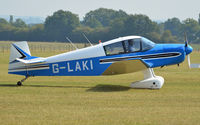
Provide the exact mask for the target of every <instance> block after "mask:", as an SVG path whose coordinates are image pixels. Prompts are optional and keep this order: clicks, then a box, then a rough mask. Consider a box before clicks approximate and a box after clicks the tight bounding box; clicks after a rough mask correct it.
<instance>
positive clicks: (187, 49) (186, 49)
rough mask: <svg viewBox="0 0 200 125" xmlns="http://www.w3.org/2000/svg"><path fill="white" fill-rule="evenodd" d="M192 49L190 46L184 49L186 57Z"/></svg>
mask: <svg viewBox="0 0 200 125" xmlns="http://www.w3.org/2000/svg"><path fill="white" fill-rule="evenodd" d="M192 50H193V48H192V47H191V46H190V45H187V46H186V47H185V53H186V55H188V54H190V53H191V52H192Z"/></svg>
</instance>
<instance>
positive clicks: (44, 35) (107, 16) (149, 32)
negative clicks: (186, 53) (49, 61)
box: [0, 8, 200, 43]
mask: <svg viewBox="0 0 200 125" xmlns="http://www.w3.org/2000/svg"><path fill="white" fill-rule="evenodd" d="M184 32H186V33H187V36H188V40H189V41H190V42H191V43H200V17H199V20H198V21H196V20H194V19H191V18H188V19H186V20H184V21H180V20H179V19H178V18H171V19H168V20H167V21H165V22H163V23H157V22H155V21H152V20H151V19H150V18H149V17H148V16H146V15H141V14H135V15H132V14H127V13H126V12H124V11H123V10H119V11H116V10H112V9H106V8H99V9H97V10H94V11H90V12H88V13H87V14H86V15H85V17H84V18H83V20H82V21H80V19H79V17H78V15H76V14H74V13H72V12H70V11H63V10H58V11H56V12H54V13H53V15H51V16H48V17H47V18H46V19H45V22H44V24H35V25H27V24H25V23H24V22H23V21H22V20H21V19H16V20H15V21H14V20H13V16H10V20H9V21H6V20H5V19H3V18H0V40H14V41H21V40H27V41H67V40H66V38H65V37H66V36H67V37H69V38H70V39H71V40H72V41H74V42H85V41H86V40H85V38H84V36H83V34H85V35H86V36H87V37H88V38H89V39H90V41H92V42H95V43H97V42H98V40H102V41H106V40H110V39H113V38H117V37H120V36H127V35H140V36H144V37H147V38H149V39H151V40H153V41H155V42H163V43H165V42H167V43H169V42H182V41H183V39H184Z"/></svg>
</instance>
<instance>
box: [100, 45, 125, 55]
mask: <svg viewBox="0 0 200 125" xmlns="http://www.w3.org/2000/svg"><path fill="white" fill-rule="evenodd" d="M104 49H105V52H106V55H116V54H121V53H124V48H123V45H122V42H117V43H113V44H110V45H107V46H104Z"/></svg>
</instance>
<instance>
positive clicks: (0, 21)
mask: <svg viewBox="0 0 200 125" xmlns="http://www.w3.org/2000/svg"><path fill="white" fill-rule="evenodd" d="M0 24H8V22H7V21H6V20H5V19H3V18H0Z"/></svg>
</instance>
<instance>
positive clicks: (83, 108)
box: [0, 43, 200, 125]
mask: <svg viewBox="0 0 200 125" xmlns="http://www.w3.org/2000/svg"><path fill="white" fill-rule="evenodd" d="M0 44H1V43H0ZM31 44H33V46H34V45H35V46H36V45H37V44H38V43H31ZM54 44H55V43H54ZM1 45H2V44H1ZM41 52H42V50H40V49H38V50H35V51H34V50H33V53H32V55H34V56H40V55H41V54H42V56H44V57H45V56H50V55H54V54H57V53H61V52H63V51H58V50H56V51H50V50H46V51H43V53H41ZM191 57H192V59H193V60H194V61H195V62H199V63H200V53H199V52H194V53H193V54H192V55H191ZM8 59H9V52H7V51H5V52H2V53H0V69H1V70H0V124H1V125H13V124H14V125H22V124H23V125H24V124H25V125H27V124H28V125H36V124H38V125H58V124H69V125H196V124H199V123H200V69H189V68H187V64H186V63H187V62H184V63H183V64H181V65H180V67H177V66H169V67H164V68H162V69H161V68H156V69H155V73H156V75H160V76H163V77H164V78H165V84H164V86H163V88H161V89H160V90H148V89H130V88H129V85H130V83H131V82H133V81H136V80H140V79H142V73H140V72H138V73H131V74H125V75H116V76H99V77H68V76H67V77H32V78H30V79H28V80H27V81H26V82H25V83H24V86H21V87H18V86H16V82H17V81H18V80H20V79H22V78H23V77H22V76H16V75H8V74H7V68H8Z"/></svg>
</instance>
